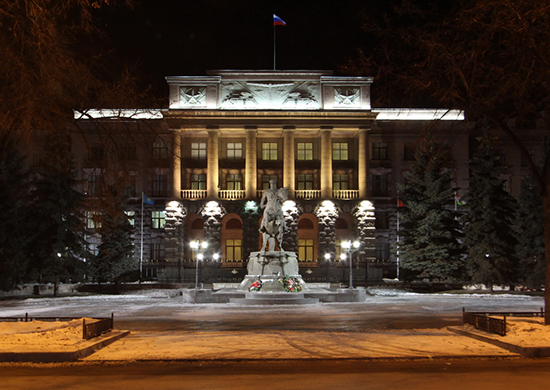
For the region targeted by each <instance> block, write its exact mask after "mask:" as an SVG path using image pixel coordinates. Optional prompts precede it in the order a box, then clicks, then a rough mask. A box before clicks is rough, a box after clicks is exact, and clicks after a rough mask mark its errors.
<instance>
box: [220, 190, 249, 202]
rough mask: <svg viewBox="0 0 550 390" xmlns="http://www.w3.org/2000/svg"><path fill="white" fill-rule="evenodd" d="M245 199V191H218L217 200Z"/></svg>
mask: <svg viewBox="0 0 550 390" xmlns="http://www.w3.org/2000/svg"><path fill="white" fill-rule="evenodd" d="M245 197H246V191H245V190H219V191H218V198H220V199H226V200H234V199H244V198H245Z"/></svg>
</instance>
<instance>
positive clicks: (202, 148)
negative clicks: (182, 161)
mask: <svg viewBox="0 0 550 390" xmlns="http://www.w3.org/2000/svg"><path fill="white" fill-rule="evenodd" d="M191 158H192V159H193V160H204V159H205V158H206V142H191Z"/></svg>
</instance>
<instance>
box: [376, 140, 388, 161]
mask: <svg viewBox="0 0 550 390" xmlns="http://www.w3.org/2000/svg"><path fill="white" fill-rule="evenodd" d="M372 159H373V160H387V159H388V144H387V143H385V142H373V143H372Z"/></svg>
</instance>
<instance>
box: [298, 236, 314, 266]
mask: <svg viewBox="0 0 550 390" xmlns="http://www.w3.org/2000/svg"><path fill="white" fill-rule="evenodd" d="M298 261H313V239H309V238H307V239H299V240H298Z"/></svg>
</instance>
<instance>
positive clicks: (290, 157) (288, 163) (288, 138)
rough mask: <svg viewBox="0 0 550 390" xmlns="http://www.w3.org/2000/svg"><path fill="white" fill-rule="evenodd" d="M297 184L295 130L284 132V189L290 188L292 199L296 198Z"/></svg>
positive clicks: (285, 130)
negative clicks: (295, 188) (295, 189)
mask: <svg viewBox="0 0 550 390" xmlns="http://www.w3.org/2000/svg"><path fill="white" fill-rule="evenodd" d="M294 183H295V154H294V129H284V130H283V187H286V188H288V192H289V194H290V196H291V197H294V185H295V184H294Z"/></svg>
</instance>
